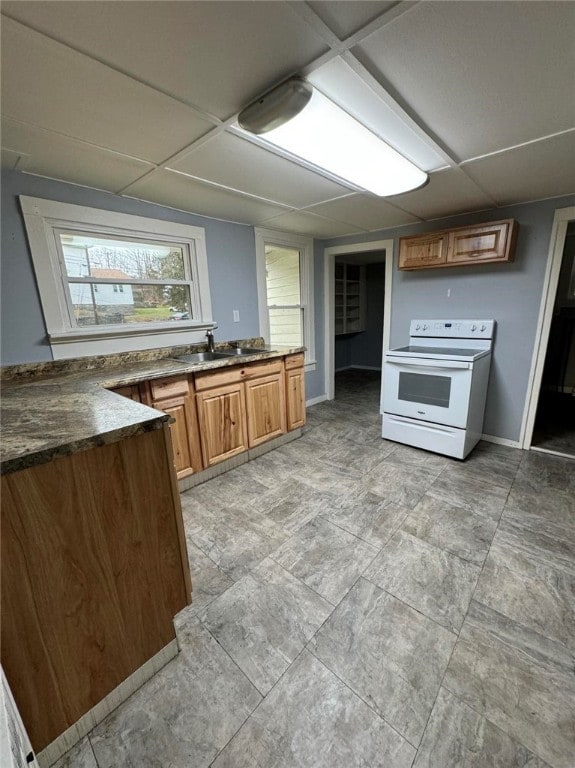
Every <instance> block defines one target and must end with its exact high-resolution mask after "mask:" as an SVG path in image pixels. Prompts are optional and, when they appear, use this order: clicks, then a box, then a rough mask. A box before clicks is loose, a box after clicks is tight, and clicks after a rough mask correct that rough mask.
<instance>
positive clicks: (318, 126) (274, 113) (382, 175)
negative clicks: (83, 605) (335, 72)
mask: <svg viewBox="0 0 575 768" xmlns="http://www.w3.org/2000/svg"><path fill="white" fill-rule="evenodd" d="M238 123H239V125H240V127H241V128H243V129H244V130H246V131H249V132H250V133H255V134H258V135H261V136H262V138H263V139H264V141H266V142H269V143H270V144H273V145H274V146H276V147H279V148H280V149H283V150H285V151H286V152H289V153H290V154H291V155H295V156H296V157H299V158H302V159H303V160H305V161H307V162H308V163H311V164H312V165H314V166H316V167H317V168H318V169H322V170H325V171H328V172H329V173H330V174H333V175H334V176H337V177H338V178H340V179H342V181H347V182H349V183H351V184H353V185H354V186H356V187H359V188H360V189H364V190H366V191H368V192H373V193H374V194H375V195H378V196H380V197H385V196H387V195H399V194H401V193H402V192H408V191H409V190H411V189H417V187H421V186H422V185H423V184H425V183H426V181H427V174H426V173H424V171H421V170H420V169H419V168H417V166H415V165H414V164H413V163H412V162H410V161H409V160H407V159H406V158H405V157H403V155H400V153H399V152H397V151H396V150H395V149H393V148H392V147H390V146H389V145H388V144H386V143H385V141H383V139H380V138H379V137H378V136H376V135H375V134H374V133H372V131H370V130H369V129H368V128H366V127H365V126H364V125H362V124H361V123H359V122H358V121H357V120H356V119H355V118H354V117H352V116H351V115H349V114H348V113H347V112H345V111H344V110H343V109H341V107H338V106H337V104H334V102H333V101H331V100H330V99H328V98H327V97H326V96H324V95H323V94H322V93H321V92H320V91H318V90H317V89H315V88H314V87H313V86H312V85H311V84H310V83H307V82H306V81H305V80H301V79H299V78H292V79H291V80H288V81H287V82H285V83H283V84H282V85H280V86H278V87H277V88H274V89H273V90H272V91H270V92H269V93H268V94H266V95H265V96H262V97H261V98H260V99H258V100H257V101H255V102H253V104H250V105H249V106H248V107H246V109H244V110H243V112H241V113H240V115H239V117H238Z"/></svg>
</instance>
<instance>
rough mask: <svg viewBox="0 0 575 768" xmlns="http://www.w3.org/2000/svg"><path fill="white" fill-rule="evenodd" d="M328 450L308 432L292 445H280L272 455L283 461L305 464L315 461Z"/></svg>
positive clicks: (326, 446) (327, 447)
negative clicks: (274, 454)
mask: <svg viewBox="0 0 575 768" xmlns="http://www.w3.org/2000/svg"><path fill="white" fill-rule="evenodd" d="M327 450H329V446H328V445H326V444H325V443H324V442H323V441H322V440H317V439H316V438H315V436H314V435H312V434H311V433H310V432H309V431H308V432H306V433H305V434H304V435H303V436H302V437H300V439H299V440H294V441H293V443H288V444H287V445H282V446H281V448H278V449H277V450H276V451H274V453H276V454H278V455H279V456H281V457H282V459H283V460H284V461H288V462H289V461H297V462H298V463H299V462H303V463H304V464H307V463H308V462H309V461H317V459H319V458H320V457H321V456H323V454H324V453H325V452H326V451H327Z"/></svg>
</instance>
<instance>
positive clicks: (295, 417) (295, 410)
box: [285, 354, 305, 432]
mask: <svg viewBox="0 0 575 768" xmlns="http://www.w3.org/2000/svg"><path fill="white" fill-rule="evenodd" d="M303 363H304V356H303V354H298V355H291V356H290V357H286V361H285V367H286V372H285V377H286V411H287V430H288V432H290V431H291V430H292V429H298V428H299V427H303V426H304V425H305V372H304V368H303Z"/></svg>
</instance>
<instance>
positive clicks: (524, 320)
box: [316, 196, 575, 440]
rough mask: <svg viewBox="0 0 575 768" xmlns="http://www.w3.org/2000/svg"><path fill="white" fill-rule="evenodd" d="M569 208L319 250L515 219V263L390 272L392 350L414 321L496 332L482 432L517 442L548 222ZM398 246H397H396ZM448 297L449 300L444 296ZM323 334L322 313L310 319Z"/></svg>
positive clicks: (512, 210) (561, 204)
mask: <svg viewBox="0 0 575 768" xmlns="http://www.w3.org/2000/svg"><path fill="white" fill-rule="evenodd" d="M571 205H575V196H570V197H563V198H555V199H553V200H545V201H543V202H539V203H529V204H526V205H517V206H509V207H506V208H499V209H496V210H491V211H482V212H480V213H475V214H470V215H469V214H468V215H465V216H456V217H451V218H448V219H442V220H438V221H434V222H430V223H426V224H417V225H410V226H406V227H399V228H395V229H388V230H381V231H379V232H372V233H370V234H369V235H362V236H352V237H345V238H337V239H333V240H326V241H324V242H323V245H324V247H327V246H333V245H343V244H345V243H359V242H367V241H370V240H383V239H388V238H389V239H391V238H393V239H394V240H396V241H397V238H399V237H401V236H404V235H412V234H418V233H420V232H429V231H433V230H438V229H442V228H444V227H457V226H465V225H467V224H473V223H480V222H483V221H496V220H498V219H507V218H514V219H517V221H518V222H519V240H518V246H517V254H516V257H515V261H514V262H513V263H510V264H493V265H490V264H485V265H483V266H480V265H478V266H473V267H453V268H446V269H437V270H418V271H414V272H399V271H398V270H397V267H396V266H394V273H393V289H392V306H391V346H399V345H401V344H404V343H405V342H406V341H407V336H408V332H409V322H410V320H411V319H412V318H414V317H433V318H463V319H465V318H494V319H495V320H496V321H497V331H496V338H495V346H494V353H493V360H492V368H491V377H490V382H489V393H488V399H487V408H486V414H485V424H484V432H485V433H487V434H490V435H494V436H497V437H502V438H507V439H509V440H518V439H519V435H520V429H521V420H522V417H523V409H524V405H525V397H526V392H527V385H528V378H529V372H530V367H531V358H532V354H533V347H534V340H535V333H536V329H537V319H538V314H539V306H540V302H541V295H542V288H543V279H544V274H545V267H546V261H547V254H548V250H549V239H550V235H551V227H552V225H553V216H554V212H555V210H556V209H557V208H565V207H567V206H571ZM396 246H397V243H396ZM448 289H450V291H451V295H450V297H449V298H448V296H447V291H448ZM316 331H317V334H318V336H323V333H324V318H323V313H321V314H320V313H318V315H317V318H316Z"/></svg>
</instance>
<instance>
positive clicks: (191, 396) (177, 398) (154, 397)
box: [149, 376, 204, 480]
mask: <svg viewBox="0 0 575 768" xmlns="http://www.w3.org/2000/svg"><path fill="white" fill-rule="evenodd" d="M149 391H150V397H151V403H150V404H151V405H152V407H153V408H157V409H158V410H159V411H163V412H164V413H167V414H169V415H170V416H171V417H172V418H173V422H172V423H171V424H170V432H171V435H172V448H173V452H174V466H175V468H176V475H177V477H178V480H181V479H182V478H184V477H188V475H192V474H193V473H194V472H201V470H202V469H203V468H204V465H203V461H202V452H201V448H200V433H199V428H198V417H197V413H196V403H195V390H194V383H193V380H192V378H191V377H188V376H171V377H167V378H165V379H158V380H155V381H150V382H149Z"/></svg>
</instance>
